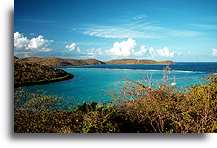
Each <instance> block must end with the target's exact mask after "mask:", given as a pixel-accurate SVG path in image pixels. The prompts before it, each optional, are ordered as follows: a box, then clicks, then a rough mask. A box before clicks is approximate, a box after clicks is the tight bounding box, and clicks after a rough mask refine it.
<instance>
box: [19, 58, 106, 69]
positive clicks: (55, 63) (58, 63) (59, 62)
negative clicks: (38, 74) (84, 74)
mask: <svg viewBox="0 0 217 148" xmlns="http://www.w3.org/2000/svg"><path fill="white" fill-rule="evenodd" d="M19 61H22V62H29V63H37V64H41V65H47V66H52V67H64V66H80V65H94V64H104V62H102V61H99V60H96V59H85V60H80V59H79V60H78V59H62V58H56V57H48V58H41V57H28V58H23V59H19Z"/></svg>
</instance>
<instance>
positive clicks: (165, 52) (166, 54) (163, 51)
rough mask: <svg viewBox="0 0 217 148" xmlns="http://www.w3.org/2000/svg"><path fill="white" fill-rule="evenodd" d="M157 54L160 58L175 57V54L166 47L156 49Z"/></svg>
mask: <svg viewBox="0 0 217 148" xmlns="http://www.w3.org/2000/svg"><path fill="white" fill-rule="evenodd" d="M157 53H158V55H160V56H162V57H174V55H175V52H174V51H172V50H170V49H169V48H168V47H163V48H162V49H158V50H157Z"/></svg>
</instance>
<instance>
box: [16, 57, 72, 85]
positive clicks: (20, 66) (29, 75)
mask: <svg viewBox="0 0 217 148" xmlns="http://www.w3.org/2000/svg"><path fill="white" fill-rule="evenodd" d="M72 77H73V75H72V74H69V73H67V72H65V71H64V70H61V69H56V68H53V67H50V66H46V65H40V64H36V63H28V62H22V61H18V60H16V61H15V62H14V85H15V87H18V86H24V85H31V84H40V83H46V82H50V81H60V80H66V79H70V78H72Z"/></svg>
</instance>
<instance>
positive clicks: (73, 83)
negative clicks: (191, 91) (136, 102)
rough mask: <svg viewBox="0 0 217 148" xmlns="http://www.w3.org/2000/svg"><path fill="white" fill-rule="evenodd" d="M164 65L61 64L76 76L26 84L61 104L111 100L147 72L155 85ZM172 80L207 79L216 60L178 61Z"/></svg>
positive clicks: (182, 83)
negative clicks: (58, 80)
mask: <svg viewBox="0 0 217 148" xmlns="http://www.w3.org/2000/svg"><path fill="white" fill-rule="evenodd" d="M164 67H165V65H160V64H156V65H88V66H82V67H70V68H62V69H64V70H65V71H67V72H69V73H72V74H73V75H74V76H75V77H74V78H73V79H71V80H66V81H60V82H53V83H48V84H43V85H34V86H27V87H24V89H25V90H27V91H29V92H31V93H44V94H46V95H51V96H57V97H60V98H62V100H63V102H62V105H63V106H64V107H67V106H76V105H79V104H82V103H84V102H98V103H107V102H111V100H112V96H114V95H118V93H119V91H120V89H121V88H122V87H123V85H124V83H125V82H126V81H140V82H142V83H145V81H144V80H145V78H146V76H147V75H149V76H151V79H152V82H153V84H154V86H155V87H157V86H158V85H159V84H160V83H162V77H163V71H162V69H163V68H164ZM170 67H171V68H172V71H171V72H170V74H169V81H170V83H172V82H173V81H174V80H173V79H174V77H175V78H176V84H177V85H176V86H177V88H179V89H183V88H186V87H190V86H192V85H196V84H200V83H205V82H206V80H205V77H206V76H207V75H208V74H210V73H215V72H217V63H176V64H173V65H171V66H170Z"/></svg>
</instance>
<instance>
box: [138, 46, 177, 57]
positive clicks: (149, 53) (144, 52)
mask: <svg viewBox="0 0 217 148" xmlns="http://www.w3.org/2000/svg"><path fill="white" fill-rule="evenodd" d="M135 55H136V56H139V57H159V56H160V57H174V55H175V52H174V51H173V50H171V49H169V48H168V47H163V48H160V49H155V48H153V47H146V46H144V45H142V46H141V47H140V50H138V51H137V52H135Z"/></svg>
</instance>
